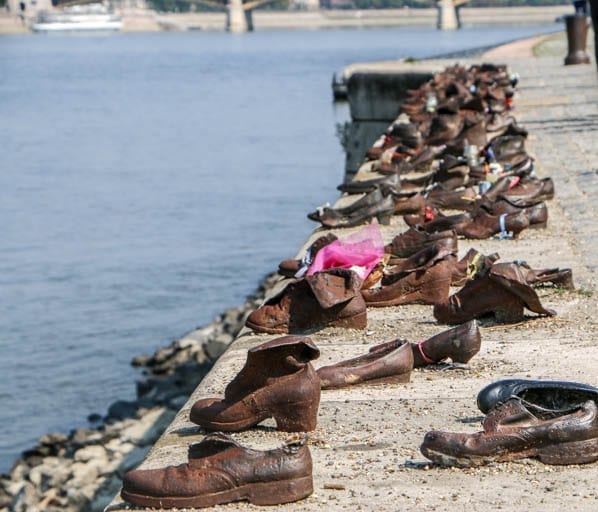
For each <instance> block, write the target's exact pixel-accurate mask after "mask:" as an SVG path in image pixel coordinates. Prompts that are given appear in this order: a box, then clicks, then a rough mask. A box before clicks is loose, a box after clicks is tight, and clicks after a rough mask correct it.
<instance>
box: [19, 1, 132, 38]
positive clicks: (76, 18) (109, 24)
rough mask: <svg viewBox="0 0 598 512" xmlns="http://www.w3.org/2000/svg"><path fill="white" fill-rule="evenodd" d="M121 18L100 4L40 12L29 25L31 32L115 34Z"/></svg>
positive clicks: (120, 24) (118, 28) (120, 26)
mask: <svg viewBox="0 0 598 512" xmlns="http://www.w3.org/2000/svg"><path fill="white" fill-rule="evenodd" d="M122 24H123V22H122V17H121V16H120V15H118V14H116V13H115V12H114V11H111V10H108V9H107V8H106V7H104V6H103V5H102V4H91V5H86V6H83V5H73V6H72V7H65V8H63V9H60V10H55V11H41V12H40V13H39V14H38V15H37V17H36V19H35V21H34V22H33V23H32V24H31V30H32V31H33V32H38V33H39V32H41V33H53V32H115V31H118V30H120V29H121V28H122Z"/></svg>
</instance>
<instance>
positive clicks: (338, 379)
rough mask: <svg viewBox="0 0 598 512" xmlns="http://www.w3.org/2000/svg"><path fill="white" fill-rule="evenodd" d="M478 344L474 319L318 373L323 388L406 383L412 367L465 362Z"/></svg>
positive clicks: (391, 343)
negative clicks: (413, 341) (433, 334)
mask: <svg viewBox="0 0 598 512" xmlns="http://www.w3.org/2000/svg"><path fill="white" fill-rule="evenodd" d="M480 345H481V337H480V330H479V328H478V326H477V323H476V321H475V320H473V321H471V322H467V323H466V324H463V325H460V326H458V327H454V328H452V329H449V330H447V331H444V332H441V333H439V334H437V335H435V336H432V337H431V338H429V339H427V340H423V341H420V342H419V343H410V342H409V341H407V340H403V339H396V340H392V341H388V342H386V343H382V344H380V345H376V346H374V347H372V348H370V350H369V352H368V353H367V354H364V355H362V356H359V357H355V358H352V359H347V360H345V361H341V362H339V363H336V364H332V365H327V366H322V367H320V368H318V370H317V373H318V376H319V377H320V382H321V385H322V389H334V388H342V387H346V386H352V385H357V384H378V383H389V382H397V383H406V382H409V380H410V377H411V371H412V370H413V368H420V367H424V366H428V365H430V364H436V363H438V362H439V361H443V360H445V359H448V358H450V359H451V360H452V361H453V362H455V363H467V362H468V361H469V360H470V359H471V358H472V357H473V356H474V355H476V354H477V353H478V352H479V350H480Z"/></svg>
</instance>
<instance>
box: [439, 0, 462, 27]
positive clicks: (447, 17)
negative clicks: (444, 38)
mask: <svg viewBox="0 0 598 512" xmlns="http://www.w3.org/2000/svg"><path fill="white" fill-rule="evenodd" d="M455 3H456V2H455V1H454V0H438V2H436V8H437V9H438V24H437V26H438V28H439V29H440V30H457V29H458V28H461V24H460V23H459V16H458V15H457V7H456V5H455Z"/></svg>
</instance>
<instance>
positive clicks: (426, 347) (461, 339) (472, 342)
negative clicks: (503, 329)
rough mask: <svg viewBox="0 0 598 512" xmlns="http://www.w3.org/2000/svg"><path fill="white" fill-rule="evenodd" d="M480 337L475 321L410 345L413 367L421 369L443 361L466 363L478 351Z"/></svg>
mask: <svg viewBox="0 0 598 512" xmlns="http://www.w3.org/2000/svg"><path fill="white" fill-rule="evenodd" d="M481 344H482V337H481V335H480V329H479V327H478V324H477V322H476V321H475V320H470V321H469V322H466V323H464V324H462V325H459V326H457V327H453V328H452V329H448V330H447V331H443V332H441V333H439V334H436V335H435V336H432V337H431V338H428V339H427V340H423V341H420V342H419V343H411V349H412V351H413V367H414V368H421V367H422V366H428V365H429V364H435V363H438V362H440V361H444V360H445V359H450V360H451V361H452V362H453V363H467V362H469V360H470V359H471V358H472V357H473V356H475V355H476V354H477V353H478V352H479V351H480V346H481Z"/></svg>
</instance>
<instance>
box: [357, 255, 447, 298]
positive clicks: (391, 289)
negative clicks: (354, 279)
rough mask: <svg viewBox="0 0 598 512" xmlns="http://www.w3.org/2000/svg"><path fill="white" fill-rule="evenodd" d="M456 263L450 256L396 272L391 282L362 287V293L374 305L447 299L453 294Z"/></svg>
mask: <svg viewBox="0 0 598 512" xmlns="http://www.w3.org/2000/svg"><path fill="white" fill-rule="evenodd" d="M453 264H454V263H453V262H452V261H451V257H447V258H445V259H443V260H441V261H439V262H437V263H436V264H434V265H433V266H431V267H428V268H423V269H419V270H415V271H412V272H404V273H402V274H396V275H394V276H392V282H391V283H390V284H387V285H383V286H381V287H379V288H370V289H369V290H361V294H362V295H363V298H364V300H365V303H366V304H367V305H368V306H372V307H386V306H398V305H401V304H435V303H437V302H444V301H446V300H447V298H448V294H449V288H450V284H451V267H452V265H453Z"/></svg>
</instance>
